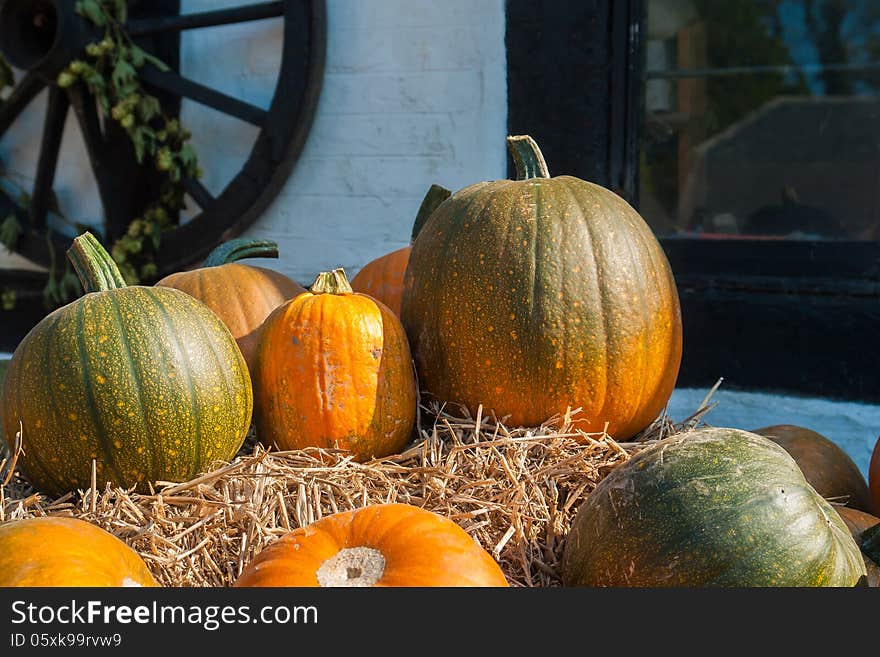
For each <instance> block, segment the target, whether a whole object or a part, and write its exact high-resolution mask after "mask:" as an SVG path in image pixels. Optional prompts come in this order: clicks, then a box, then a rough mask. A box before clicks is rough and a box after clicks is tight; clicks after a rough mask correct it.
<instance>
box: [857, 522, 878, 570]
mask: <svg viewBox="0 0 880 657" xmlns="http://www.w3.org/2000/svg"><path fill="white" fill-rule="evenodd" d="M859 547H860V548H861V549H862V552H864V554H865V556H866V557H868V558H869V559H870V560H871V561H873V562H874V563H876V564H877V565H878V566H880V522H878V523H877V524H876V525H874V526H873V527H868V529H866V530H865V531H863V532H862V538H861V541H860V542H859Z"/></svg>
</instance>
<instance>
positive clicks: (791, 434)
mask: <svg viewBox="0 0 880 657" xmlns="http://www.w3.org/2000/svg"><path fill="white" fill-rule="evenodd" d="M753 433H757V434H759V435H762V436H765V437H766V438H769V439H770V440H772V441H773V442H775V443H776V444H777V445H779V446H780V447H782V448H783V449H784V450H785V451H786V452H788V453H789V454H790V455H791V457H792V458H793V459H794V460H795V461H796V462H797V464H798V466H799V467H800V469H801V471H802V472H803V473H804V477H805V478H806V480H807V482H808V483H809V484H810V485H811V486H812V487H813V488H815V489H816V492H817V493H819V495H821V496H822V497H824V498H825V499H826V500H831V501H832V502H839V503H840V504H845V505H846V506H849V507H852V508H854V509H859V510H860V511H865V512H869V511H871V496H870V492H869V491H868V483H867V482H866V481H865V477H864V475H863V474H862V471H861V470H859V466H857V465H856V464H855V461H853V460H852V459H851V458H850V457H849V455H848V454H847V453H846V452H845V451H844V450H843V449H842V448H841V447H840V446H839V445H837V443H835V442H833V441H831V440H829V439H828V438H826V437H825V436H823V435H822V434H820V433H817V432H815V431H813V430H811V429H807V428H804V427H799V426H796V425H792V424H775V425H772V426H769V427H763V428H761V429H754V430H753Z"/></svg>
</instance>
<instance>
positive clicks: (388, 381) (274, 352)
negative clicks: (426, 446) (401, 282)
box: [254, 270, 417, 461]
mask: <svg viewBox="0 0 880 657" xmlns="http://www.w3.org/2000/svg"><path fill="white" fill-rule="evenodd" d="M334 276H336V277H339V278H338V280H337V282H339V283H340V285H341V286H342V287H341V288H340V289H338V290H337V288H336V287H335V285H336V284H335V283H333V284H329V283H327V282H328V281H330V279H331V278H333V277H334ZM320 281H323V283H319V282H320ZM340 281H341V282H340ZM325 284H328V285H329V288H325V287H324V285H325ZM331 288H332V289H333V290H337V291H328V290H329V289H331ZM254 394H255V403H254V417H255V422H256V427H257V436H258V438H259V439H260V440H261V441H262V442H263V443H264V444H266V445H268V446H270V447H271V446H275V447H277V448H279V449H282V450H289V449H303V448H306V447H325V448H333V447H338V448H341V449H345V450H348V451H349V452H350V453H351V454H352V455H353V457H354V458H355V459H356V460H359V461H363V460H367V459H370V458H379V457H382V456H388V455H389V454H394V453H397V452H398V451H399V450H401V449H402V448H403V446H404V445H406V444H407V442H408V441H409V438H410V434H411V432H412V429H413V426H414V424H415V417H416V403H417V395H416V383H415V374H414V372H413V366H412V357H411V356H410V350H409V344H408V343H407V339H406V334H405V333H404V330H403V326H402V325H401V323H400V320H399V319H398V318H397V316H396V315H395V314H394V313H393V312H391V310H390V309H389V308H388V307H387V306H385V305H384V304H383V303H382V302H380V301H376V300H375V299H373V298H372V297H369V296H366V295H363V294H358V293H354V292H352V291H351V287H349V285H348V281H347V280H345V275H344V272H342V270H337V271H336V272H332V273H330V272H324V273H322V274H320V275H319V276H318V279H317V281H316V283H315V285H314V286H312V288H311V291H309V292H306V293H304V294H301V295H299V296H298V297H296V298H295V299H291V300H290V301H288V302H286V303H284V304H282V305H281V306H280V307H279V308H277V309H276V310H275V311H274V312H273V313H272V314H271V315H270V316H269V317H268V318H267V319H266V322H265V324H264V327H263V330H262V332H261V336H260V341H259V344H258V347H257V367H256V375H255V383H254Z"/></svg>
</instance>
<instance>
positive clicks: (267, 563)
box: [234, 503, 508, 587]
mask: <svg viewBox="0 0 880 657" xmlns="http://www.w3.org/2000/svg"><path fill="white" fill-rule="evenodd" d="M234 586H236V587H245V586H248V587H252V586H324V587H339V586H350V587H354V586H395V587H405V586H445V587H465V586H479V587H505V586H508V582H507V580H506V578H505V577H504V573H503V572H502V571H501V568H500V566H499V565H498V563H497V562H496V561H495V560H494V559H493V558H492V556H491V555H490V554H489V553H488V552H486V550H485V549H483V548H482V547H481V546H480V545H479V544H478V543H477V542H476V541H475V540H474V539H473V538H471V536H470V535H469V534H468V533H467V532H466V531H464V530H463V529H462V528H461V527H459V526H458V525H457V524H455V522H453V521H452V520H450V519H448V518H446V517H444V516H441V515H439V514H436V513H434V512H433V511H427V510H425V509H422V508H419V507H416V506H412V505H409V504H399V503H389V504H376V505H370V506H366V507H363V508H361V509H354V510H352V511H341V512H338V513H335V514H333V515H330V516H326V517H324V518H322V519H320V520H318V521H316V522H314V523H312V524H310V525H308V526H306V527H300V528H298V529H295V530H294V531H292V532H290V533H288V534H285V535H284V536H283V537H281V538H280V539H278V540H277V541H275V542H274V543H272V544H270V545H269V546H268V547H266V548H264V549H263V550H262V551H261V552H259V553H258V554H257V556H256V557H255V558H254V559H253V560H252V561H251V562H250V563H249V564H248V565H247V566H246V567H245V568H244V570H243V571H242V573H241V575H240V576H239V577H238V579H237V580H236V581H235V583H234Z"/></svg>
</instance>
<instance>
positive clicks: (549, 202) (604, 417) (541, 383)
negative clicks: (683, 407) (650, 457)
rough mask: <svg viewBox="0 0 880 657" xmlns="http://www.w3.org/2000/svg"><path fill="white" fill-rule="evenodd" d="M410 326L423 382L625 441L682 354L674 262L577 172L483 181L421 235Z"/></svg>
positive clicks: (533, 419)
mask: <svg viewBox="0 0 880 657" xmlns="http://www.w3.org/2000/svg"><path fill="white" fill-rule="evenodd" d="M402 319H403V324H404V326H405V328H406V331H407V335H408V336H409V340H410V346H411V348H412V351H413V356H414V359H415V363H416V369H417V372H418V376H419V383H420V386H421V388H422V389H423V390H424V391H426V392H427V393H428V394H430V395H431V396H434V397H436V398H438V399H440V400H442V401H449V402H457V403H464V404H465V405H467V406H468V407H469V408H470V409H471V411H472V412H475V411H476V408H477V406H478V405H479V404H483V407H484V412H489V411H494V412H495V414H496V415H497V416H498V417H499V418H501V417H503V416H506V415H507V416H509V418H508V420H507V422H508V423H509V424H512V425H525V426H535V425H538V424H540V423H542V422H544V421H546V420H547V419H548V418H550V417H551V416H553V415H557V414H558V415H562V414H564V413H565V411H566V408H567V407H571V408H572V410H573V409H575V408H577V407H582V409H583V411H582V413H580V414H579V415H577V416H576V419H577V420H578V422H577V426H578V428H580V429H583V430H585V431H601V430H602V429H603V428H604V427H605V424H606V422H607V423H608V432H609V433H610V434H611V435H613V436H614V437H616V438H619V439H625V438H629V437H631V436H632V435H634V434H636V433H637V432H638V431H640V430H641V429H643V428H644V427H646V426H647V425H648V424H650V422H651V421H653V420H654V419H655V418H656V417H657V415H658V414H659V413H660V411H661V410H662V409H663V407H664V406H665V405H666V403H667V402H668V400H669V396H670V395H671V393H672V390H673V387H674V385H675V381H676V378H677V375H678V369H679V364H680V360H681V349H682V333H681V313H680V307H679V300H678V293H677V290H676V287H675V281H674V279H673V276H672V272H671V270H670V267H669V263H668V261H667V259H666V256H665V254H664V253H663V251H662V249H661V247H660V245H659V243H658V242H657V240H656V238H655V237H654V234H653V233H652V232H651V230H650V228H649V227H648V225H647V224H646V223H645V222H644V220H643V219H642V218H641V217H640V216H639V215H638V214H637V213H636V211H635V210H634V209H633V208H632V207H631V206H630V205H629V204H628V203H626V201H624V200H623V199H622V198H620V197H619V196H617V195H616V194H614V193H613V192H611V191H609V190H607V189H605V188H603V187H600V186H598V185H594V184H592V183H589V182H586V181H583V180H580V179H578V178H574V177H571V176H558V177H555V178H533V179H528V180H522V181H508V180H505V181H494V182H483V183H478V184H476V185H472V186H470V187H467V188H465V189H463V190H461V191H459V192H457V193H456V194H454V195H453V196H452V197H451V198H450V199H448V200H447V201H446V202H444V203H443V204H442V205H440V206H439V207H438V208H437V209H436V210H435V211H434V212H433V214H432V215H431V216H430V218H429V219H428V221H427V222H426V224H425V226H424V227H423V228H422V230H421V232H420V233H419V235H418V237H417V238H416V240H415V242H414V244H413V247H412V253H411V254H410V262H409V266H408V268H407V271H406V275H405V283H404V294H403V308H402Z"/></svg>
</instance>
